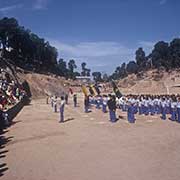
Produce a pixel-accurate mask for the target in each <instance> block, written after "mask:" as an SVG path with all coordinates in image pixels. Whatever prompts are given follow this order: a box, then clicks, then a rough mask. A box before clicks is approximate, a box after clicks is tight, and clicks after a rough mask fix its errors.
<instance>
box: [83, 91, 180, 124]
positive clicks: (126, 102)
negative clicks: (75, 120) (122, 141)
mask: <svg viewBox="0 0 180 180" xmlns="http://www.w3.org/2000/svg"><path fill="white" fill-rule="evenodd" d="M86 99H87V98H85V112H87V108H88V104H87V100H86ZM91 105H95V107H96V108H97V109H102V112H104V113H106V112H107V107H108V110H109V115H110V121H111V122H116V120H117V118H116V109H121V110H122V111H124V112H127V120H128V121H129V122H130V123H134V122H135V120H136V118H135V115H136V114H139V115H145V116H148V115H151V116H153V115H161V119H162V120H166V119H167V115H170V117H169V119H170V120H172V121H177V122H180V95H126V96H122V97H120V98H118V97H116V96H115V95H111V94H109V95H108V96H107V95H103V96H100V95H98V96H95V97H93V96H89V107H90V106H91Z"/></svg>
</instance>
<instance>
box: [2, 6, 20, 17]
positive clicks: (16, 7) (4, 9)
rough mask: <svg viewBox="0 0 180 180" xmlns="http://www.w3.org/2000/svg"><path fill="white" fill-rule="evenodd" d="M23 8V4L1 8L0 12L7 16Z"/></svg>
mask: <svg viewBox="0 0 180 180" xmlns="http://www.w3.org/2000/svg"><path fill="white" fill-rule="evenodd" d="M22 7H23V4H16V5H12V6H6V7H1V8H0V12H1V13H2V14H3V15H6V14H7V13H8V12H9V11H12V10H15V9H19V8H22Z"/></svg>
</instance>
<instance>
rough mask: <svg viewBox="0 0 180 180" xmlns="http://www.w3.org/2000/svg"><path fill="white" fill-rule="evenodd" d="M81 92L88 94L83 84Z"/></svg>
mask: <svg viewBox="0 0 180 180" xmlns="http://www.w3.org/2000/svg"><path fill="white" fill-rule="evenodd" d="M82 92H83V93H84V95H85V96H88V91H87V88H86V86H84V85H82Z"/></svg>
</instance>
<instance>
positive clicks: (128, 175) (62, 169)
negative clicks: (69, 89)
mask: <svg viewBox="0 0 180 180" xmlns="http://www.w3.org/2000/svg"><path fill="white" fill-rule="evenodd" d="M117 114H119V115H122V116H123V118H122V119H120V120H119V121H118V122H117V123H114V124H112V123H110V122H109V121H108V119H109V116H108V114H103V113H102V112H101V110H95V109H93V110H92V112H91V113H88V114H85V113H84V112H83V104H82V98H79V107H77V108H73V106H72V101H70V104H69V105H68V106H66V109H65V120H66V122H65V123H63V124H60V123H58V120H59V113H54V112H53V111H52V109H51V107H50V105H47V104H45V99H42V100H33V101H32V102H31V104H30V105H28V106H25V107H24V108H23V110H22V111H21V112H20V113H19V114H18V116H17V117H16V118H15V119H14V122H15V123H14V125H13V126H11V127H10V128H9V129H8V130H7V132H6V133H5V134H4V135H3V136H4V138H5V139H6V144H5V147H2V149H0V151H1V154H4V155H1V158H0V164H4V168H5V170H4V172H3V174H2V175H1V179H2V180H129V179H131V180H152V179H153V180H161V179H162V180H179V179H180V170H179V169H180V155H179V153H180V124H178V123H176V122H171V121H169V120H166V121H162V120H160V118H159V116H154V117H152V116H149V117H144V116H141V117H140V116H137V121H136V123H135V124H129V123H127V119H126V114H125V113H122V112H120V111H118V112H117ZM5 165H6V167H5ZM2 166H3V165H2Z"/></svg>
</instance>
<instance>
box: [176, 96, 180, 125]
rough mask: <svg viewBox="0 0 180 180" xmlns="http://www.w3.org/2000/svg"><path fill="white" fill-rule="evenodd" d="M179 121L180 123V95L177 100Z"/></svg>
mask: <svg viewBox="0 0 180 180" xmlns="http://www.w3.org/2000/svg"><path fill="white" fill-rule="evenodd" d="M177 122H179V123H180V97H178V101H177Z"/></svg>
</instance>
